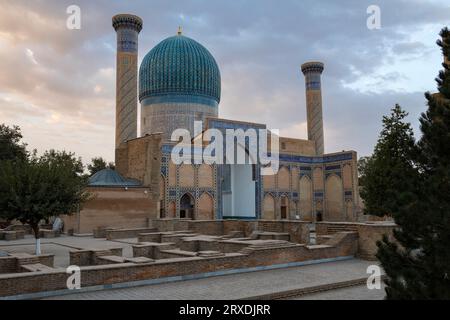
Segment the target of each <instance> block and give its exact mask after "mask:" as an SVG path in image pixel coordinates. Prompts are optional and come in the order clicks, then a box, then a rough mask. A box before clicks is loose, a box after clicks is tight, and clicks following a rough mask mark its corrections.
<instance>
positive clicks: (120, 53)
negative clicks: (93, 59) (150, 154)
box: [112, 14, 142, 158]
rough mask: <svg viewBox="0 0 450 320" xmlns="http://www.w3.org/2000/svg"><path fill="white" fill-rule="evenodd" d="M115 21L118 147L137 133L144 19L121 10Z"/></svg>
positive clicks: (113, 22)
mask: <svg viewBox="0 0 450 320" xmlns="http://www.w3.org/2000/svg"><path fill="white" fill-rule="evenodd" d="M112 25H113V27H114V29H115V30H116V33H117V67H116V151H117V149H118V148H119V146H120V144H121V143H123V142H125V141H128V140H130V139H134V138H136V137H137V107H138V104H137V103H138V102H137V82H138V76H137V71H138V68H137V59H138V35H139V32H140V31H141V30H142V19H141V18H139V17H137V16H135V15H131V14H118V15H116V16H114V17H113V18H112ZM116 153H117V152H116ZM116 158H117V155H116Z"/></svg>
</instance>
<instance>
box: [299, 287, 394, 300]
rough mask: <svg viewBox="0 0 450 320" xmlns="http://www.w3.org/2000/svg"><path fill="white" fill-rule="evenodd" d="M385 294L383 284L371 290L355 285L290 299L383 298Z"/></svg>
mask: <svg viewBox="0 0 450 320" xmlns="http://www.w3.org/2000/svg"><path fill="white" fill-rule="evenodd" d="M385 295H386V294H385V291H384V285H382V286H381V289H373V290H368V289H367V287H366V286H355V287H348V288H342V289H336V290H330V291H324V292H319V293H314V294H309V295H305V296H300V297H297V298H292V299H291V300H383V299H384V297H385Z"/></svg>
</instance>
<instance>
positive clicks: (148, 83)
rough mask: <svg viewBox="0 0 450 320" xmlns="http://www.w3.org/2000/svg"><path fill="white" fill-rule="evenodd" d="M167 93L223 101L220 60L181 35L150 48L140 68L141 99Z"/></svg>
mask: <svg viewBox="0 0 450 320" xmlns="http://www.w3.org/2000/svg"><path fill="white" fill-rule="evenodd" d="M164 96H170V97H177V96H181V97H183V96H185V97H188V98H189V97H190V98H194V99H196V98H200V99H207V100H210V99H211V100H213V101H215V103H217V104H218V103H219V102H220V71H219V67H218V66H217V63H216V60H214V57H213V56H212V55H211V53H209V51H208V50H207V49H206V48H205V47H203V46H202V45H201V44H200V43H198V42H197V41H195V40H192V39H190V38H188V37H185V36H183V35H181V34H179V35H176V36H173V37H170V38H167V39H165V40H163V41H161V42H160V43H159V44H158V45H156V47H154V48H153V49H152V50H150V52H149V53H147V55H146V56H145V57H144V59H143V60H142V64H141V67H140V69H139V100H140V101H142V100H144V99H147V98H160V97H164Z"/></svg>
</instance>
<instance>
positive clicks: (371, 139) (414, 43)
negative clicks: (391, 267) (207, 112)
mask: <svg viewBox="0 0 450 320" xmlns="http://www.w3.org/2000/svg"><path fill="white" fill-rule="evenodd" d="M72 4H75V5H78V6H79V7H80V8H81V29H80V30H69V29H67V27H66V20H67V18H68V14H67V13H66V9H67V7H68V6H69V5H72ZM0 5H1V10H0V122H1V123H6V124H8V125H12V124H17V125H19V126H20V127H21V128H22V131H23V134H24V140H25V141H26V142H27V143H28V144H29V147H30V148H37V149H38V151H39V152H42V151H44V150H46V149H50V148H56V149H60V150H62V149H65V150H69V151H73V152H76V154H77V155H79V156H82V157H83V160H84V161H85V162H88V161H89V159H91V158H92V157H94V156H103V157H104V158H106V159H108V160H113V155H114V117H115V116H114V115H115V111H114V110H115V33H114V30H113V28H112V27H111V17H112V16H113V15H114V14H117V13H134V14H137V15H139V16H141V17H142V18H143V20H144V29H143V31H142V32H141V34H140V48H139V59H140V60H141V59H142V58H143V57H144V55H145V54H146V53H147V52H148V51H149V50H150V49H151V48H152V47H154V46H155V45H156V44H157V43H158V42H159V41H161V40H163V39H164V38H166V37H169V36H172V35H174V34H175V33H176V31H177V27H178V26H179V25H181V26H183V30H184V34H185V35H186V36H189V37H191V38H193V39H195V40H197V41H199V42H200V43H202V44H203V45H204V46H205V47H207V48H208V49H209V50H210V51H211V53H212V54H213V55H214V57H215V58H216V60H217V62H218V64H219V67H220V69H221V73H222V101H221V104H220V109H219V115H220V116H221V117H224V118H232V119H237V120H244V121H253V122H259V123H266V124H267V125H268V127H269V128H278V129H280V131H281V133H282V134H283V135H285V136H291V137H297V138H306V122H305V121H306V111H305V93H304V79H303V75H302V74H301V71H300V65H301V64H302V63H303V62H305V61H307V60H320V61H323V62H324V63H325V71H324V74H323V84H322V89H323V100H324V124H325V150H326V152H335V151H341V150H350V149H351V150H355V151H357V152H358V153H359V155H367V154H370V153H371V151H372V149H373V146H374V144H375V143H376V140H377V136H378V133H379V130H380V126H381V117H382V115H384V114H386V113H387V112H389V109H390V108H391V107H392V106H393V105H394V104H395V103H400V104H401V105H402V106H403V108H405V109H406V110H407V111H408V112H409V113H410V116H409V118H408V120H409V121H411V122H412V124H413V126H414V129H415V131H416V134H417V135H419V129H418V121H417V118H418V116H419V115H420V113H421V112H422V111H424V110H425V107H426V105H425V99H424V96H423V93H424V92H425V91H434V90H435V88H436V85H435V82H434V78H435V76H436V75H437V74H438V71H439V70H440V69H441V61H442V57H441V52H440V51H439V49H438V47H437V46H436V44H435V42H436V40H437V38H438V33H439V31H440V29H441V28H442V27H443V26H445V25H448V23H449V19H450V18H449V17H450V3H449V2H448V0H442V1H440V0H439V1H438V0H434V1H432V0H429V1H426V0H405V1H401V0H386V1H381V0H380V1H377V0H368V1H366V0H345V1H336V0H330V1H317V0H311V1H308V0H301V1H300V0H283V1H275V0H272V1H269V0H247V1H246V0H233V1H225V0H220V1H219V0H208V1H206V0H205V1H201V0H183V1H173V0H170V1H167V0H145V1H144V0H141V1H140V0H133V1H113V0H95V1H87V0H78V1H77V0H70V1H66V0H54V1H52V0H0ZM369 5H378V6H379V7H380V9H381V29H379V30H369V29H368V28H367V25H366V20H367V18H368V17H369V14H367V12H366V10H367V7H368V6H369Z"/></svg>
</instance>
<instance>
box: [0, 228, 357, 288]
mask: <svg viewBox="0 0 450 320" xmlns="http://www.w3.org/2000/svg"><path fill="white" fill-rule="evenodd" d="M356 238H357V234H356V233H344V235H341V236H340V238H339V239H338V240H336V241H335V244H336V246H329V245H322V246H305V245H299V244H297V245H292V244H290V245H289V246H287V247H283V248H261V249H258V248H256V249H254V250H247V251H246V253H229V254H226V255H225V256H220V257H213V258H203V257H187V258H176V259H165V260H157V261H153V262H148V263H140V264H135V263H117V264H110V265H100V266H87V267H81V285H82V287H89V286H96V285H108V284H114V283H119V282H130V281H140V280H149V279H158V278H164V277H173V276H185V275H192V274H201V273H207V272H217V271H222V270H229V269H241V268H251V267H260V266H268V265H274V264H286V263H293V262H302V261H307V260H313V259H327V258H336V257H342V256H352V255H354V254H355V253H356V248H355V246H354V243H355V241H356ZM68 276H69V275H68V274H66V271H65V269H58V270H55V271H48V272H29V273H22V274H16V275H14V274H7V275H0V296H9V295H15V294H17V293H19V292H20V293H21V294H25V293H32V292H40V291H53V290H62V289H66V280H67V277H68Z"/></svg>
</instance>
